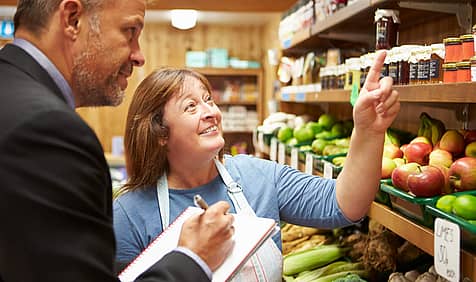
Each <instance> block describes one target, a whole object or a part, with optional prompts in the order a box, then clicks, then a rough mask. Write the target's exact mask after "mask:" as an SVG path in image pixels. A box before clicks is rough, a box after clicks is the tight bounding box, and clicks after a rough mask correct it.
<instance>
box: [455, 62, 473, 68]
mask: <svg viewBox="0 0 476 282" xmlns="http://www.w3.org/2000/svg"><path fill="white" fill-rule="evenodd" d="M470 66H471V62H470V61H461V62H457V63H456V67H457V68H465V67H470Z"/></svg>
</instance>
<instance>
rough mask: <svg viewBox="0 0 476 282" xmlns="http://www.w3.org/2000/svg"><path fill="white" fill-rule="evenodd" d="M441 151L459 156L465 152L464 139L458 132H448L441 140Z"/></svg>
mask: <svg viewBox="0 0 476 282" xmlns="http://www.w3.org/2000/svg"><path fill="white" fill-rule="evenodd" d="M440 149H443V150H446V151H448V152H450V153H451V154H453V156H459V155H461V154H462V153H463V152H464V137H463V135H462V134H461V133H459V132H458V131H457V130H447V131H446V132H445V133H444V134H443V136H441V139H440Z"/></svg>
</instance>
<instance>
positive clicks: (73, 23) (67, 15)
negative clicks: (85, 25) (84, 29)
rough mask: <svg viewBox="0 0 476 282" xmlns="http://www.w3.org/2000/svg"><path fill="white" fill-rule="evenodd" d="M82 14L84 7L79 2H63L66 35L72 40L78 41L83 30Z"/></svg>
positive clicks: (73, 0)
mask: <svg viewBox="0 0 476 282" xmlns="http://www.w3.org/2000/svg"><path fill="white" fill-rule="evenodd" d="M82 13H83V5H82V3H81V2H80V1H79V0H63V1H62V2H61V4H60V15H61V20H62V23H63V30H64V33H65V35H66V36H67V37H69V38H71V39H72V40H76V38H77V37H78V34H79V32H80V30H81V21H82V18H81V15H82Z"/></svg>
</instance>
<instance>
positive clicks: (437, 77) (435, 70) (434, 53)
mask: <svg viewBox="0 0 476 282" xmlns="http://www.w3.org/2000/svg"><path fill="white" fill-rule="evenodd" d="M430 48H431V56H430V83H441V82H443V60H444V58H445V46H444V45H443V44H442V43H439V44H431V45H430Z"/></svg>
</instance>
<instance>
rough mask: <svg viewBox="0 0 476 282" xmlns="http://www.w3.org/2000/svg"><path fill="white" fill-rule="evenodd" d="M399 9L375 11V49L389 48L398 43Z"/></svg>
mask: <svg viewBox="0 0 476 282" xmlns="http://www.w3.org/2000/svg"><path fill="white" fill-rule="evenodd" d="M399 13H400V12H399V11H398V10H388V9H377V10H376V11H375V18H374V19H375V21H374V22H375V25H376V38H375V42H376V43H375V49H376V50H380V49H387V50H390V49H391V48H392V47H394V46H397V44H398V27H399V26H400V18H399Z"/></svg>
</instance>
